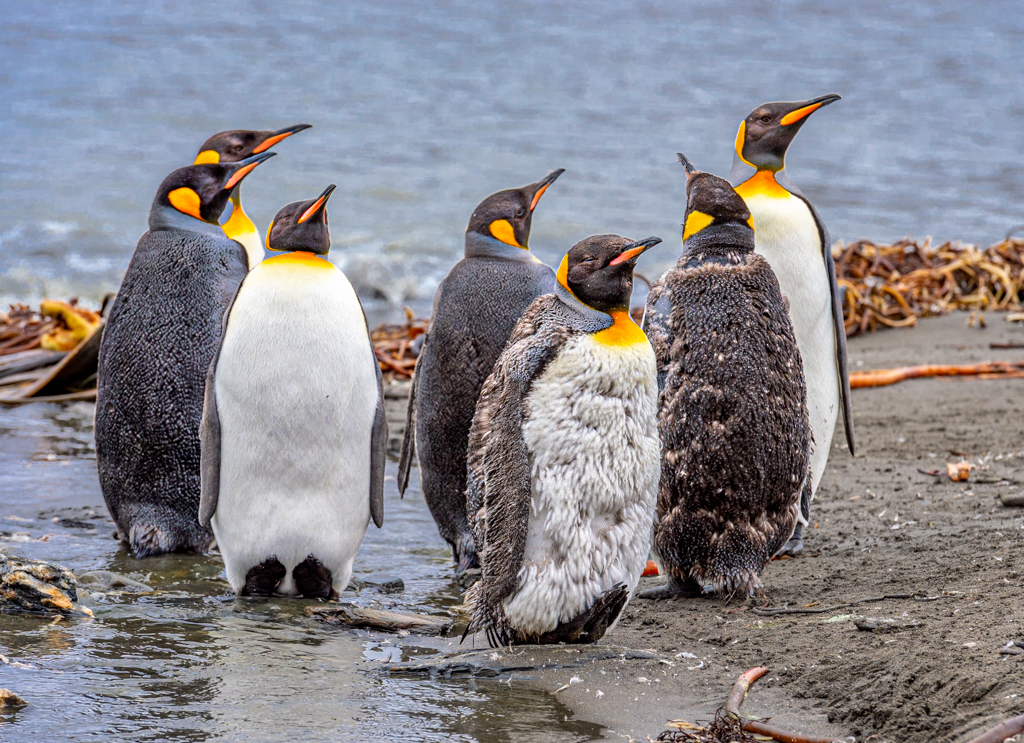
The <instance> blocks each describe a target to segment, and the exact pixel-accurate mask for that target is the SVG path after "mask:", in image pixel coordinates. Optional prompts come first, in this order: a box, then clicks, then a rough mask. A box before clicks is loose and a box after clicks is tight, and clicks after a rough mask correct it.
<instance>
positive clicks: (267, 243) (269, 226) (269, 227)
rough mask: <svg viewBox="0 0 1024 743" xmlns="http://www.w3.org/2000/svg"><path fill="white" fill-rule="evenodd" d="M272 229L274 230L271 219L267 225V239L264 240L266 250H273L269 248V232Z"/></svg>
mask: <svg viewBox="0 0 1024 743" xmlns="http://www.w3.org/2000/svg"><path fill="white" fill-rule="evenodd" d="M273 229H274V220H273V219H271V220H270V224H268V225H267V239H266V245H267V250H273V248H272V247H270V233H271V231H272V230H273Z"/></svg>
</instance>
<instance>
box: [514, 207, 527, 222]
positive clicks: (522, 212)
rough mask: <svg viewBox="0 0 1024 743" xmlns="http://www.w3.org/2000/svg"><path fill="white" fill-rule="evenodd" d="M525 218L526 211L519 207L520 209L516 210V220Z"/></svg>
mask: <svg viewBox="0 0 1024 743" xmlns="http://www.w3.org/2000/svg"><path fill="white" fill-rule="evenodd" d="M525 216H526V209H524V208H523V207H519V208H518V209H516V219H522V218H523V217H525Z"/></svg>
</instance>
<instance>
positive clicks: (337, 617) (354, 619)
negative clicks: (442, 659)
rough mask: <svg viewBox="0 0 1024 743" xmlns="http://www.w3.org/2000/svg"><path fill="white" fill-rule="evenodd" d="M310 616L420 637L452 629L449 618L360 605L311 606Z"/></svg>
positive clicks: (329, 621) (325, 620)
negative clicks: (382, 609)
mask: <svg viewBox="0 0 1024 743" xmlns="http://www.w3.org/2000/svg"><path fill="white" fill-rule="evenodd" d="M304 613H305V614H306V616H307V617H313V618H314V619H319V620H320V621H321V622H328V623H330V624H343V625H345V626H346V627H361V628H364V629H379V630H383V631H385V632H402V631H406V632H413V633H415V634H418V635H442V634H444V633H445V632H447V631H448V630H450V629H451V627H452V621H451V620H450V619H444V618H442V617H432V616H427V615H425V614H399V613H397V612H393V611H381V610H379V609H364V608H362V607H359V606H348V605H342V606H308V607H306V611H305V612H304Z"/></svg>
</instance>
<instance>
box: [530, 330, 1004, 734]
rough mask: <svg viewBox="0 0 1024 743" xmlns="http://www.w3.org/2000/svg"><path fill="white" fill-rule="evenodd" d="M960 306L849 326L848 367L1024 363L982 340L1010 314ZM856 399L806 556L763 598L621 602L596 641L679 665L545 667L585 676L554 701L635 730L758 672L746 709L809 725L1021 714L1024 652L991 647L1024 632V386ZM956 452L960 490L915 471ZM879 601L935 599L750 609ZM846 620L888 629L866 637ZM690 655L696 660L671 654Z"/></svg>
mask: <svg viewBox="0 0 1024 743" xmlns="http://www.w3.org/2000/svg"><path fill="white" fill-rule="evenodd" d="M967 318H968V315H967V314H966V313H955V314H953V315H950V316H948V317H944V318H937V319H930V320H923V321H921V323H920V325H919V327H917V328H914V329H910V330H901V329H894V330H887V331H884V332H880V333H874V334H870V335H866V336H861V337H858V338H854V339H852V340H851V341H850V360H851V370H867V369H879V368H890V367H895V366H903V365H911V364H924V363H944V364H954V363H957V364H961V363H975V362H979V361H987V360H999V359H1009V360H1021V359H1024V350H1018V349H1014V350H1008V349H990V348H989V343H1006V342H1021V343H1024V332H1022V330H1021V325H1020V324H1011V323H1008V322H1005V321H1004V319H1003V316H1002V315H999V314H993V313H989V314H988V315H987V316H986V320H987V322H988V327H987V328H986V329H979V328H973V327H968V326H967ZM853 404H854V420H855V424H856V431H857V446H858V453H857V457H856V458H851V457H850V456H849V453H848V452H847V450H846V448H845V442H844V441H843V435H842V431H841V430H839V431H837V432H836V436H835V439H834V443H833V453H832V456H831V458H830V460H829V466H828V469H827V471H826V474H825V477H824V479H823V481H822V484H821V487H820V489H819V491H818V497H817V500H816V502H815V506H814V509H813V514H812V524H811V526H812V528H810V529H809V530H808V531H805V544H806V547H805V552H804V554H805V556H803V557H800V558H797V559H791V560H780V561H775V562H773V563H772V564H771V566H770V567H769V568H768V570H767V571H766V572H765V574H764V575H763V580H764V584H765V589H764V594H763V596H760V597H757V598H754V599H751V600H748V601H740V600H733V601H732V602H731V603H729V604H728V606H726V605H725V604H724V602H723V601H722V600H720V599H699V600H677V601H658V602H651V601H640V600H634V601H632V602H631V603H630V604H629V606H628V607H627V608H626V611H625V613H624V616H623V618H622V620H621V622H620V623H619V625H618V626H617V627H616V628H615V630H614V631H613V633H612V634H611V635H610V636H609V637H608V638H607V639H606V640H605V642H608V643H614V644H615V645H619V646H625V647H630V648H647V649H651V650H654V651H657V652H658V653H660V654H662V655H664V656H667V657H668V659H670V662H671V663H673V664H674V665H668V664H667V663H662V662H658V661H654V662H649V661H648V662H645V661H635V660H634V661H625V662H609V661H604V662H601V663H598V664H595V665H593V666H590V667H585V668H582V669H576V670H573V671H571V672H570V671H565V672H561V673H553V674H552V678H551V679H550V681H549V683H548V686H550V687H551V689H552V690H554V689H556V688H558V686H560V685H561V684H564V683H568V682H569V680H570V678H571V677H572V676H573V675H575V676H577V677H578V678H580V679H582V680H581V681H580V682H579V683H574V684H572V685H571V686H569V688H567V689H564V690H563V691H561V692H559V693H558V697H559V699H561V701H562V702H563V703H565V704H566V705H568V706H569V707H570V708H571V709H572V710H573V711H574V712H575V713H576V714H577V715H578V716H579V717H580V718H582V719H586V720H591V721H594V722H600V723H603V724H605V725H607V726H608V727H609V728H611V729H614V730H616V731H617V732H618V733H619V734H621V735H626V736H632V737H634V738H638V739H644V738H645V737H646V736H648V735H651V736H652V737H653V736H656V735H657V733H658V732H660V730H662V729H663V725H664V723H665V721H666V720H668V719H669V718H670V717H685V718H686V719H688V720H690V721H691V722H692V721H694V719H695V718H697V719H704V720H708V719H710V718H711V717H712V715H713V713H714V710H715V709H716V708H717V707H718V706H719V705H721V704H723V703H724V701H725V698H726V696H727V695H728V692H729V690H730V688H731V686H732V684H733V683H734V681H735V680H736V677H737V676H738V675H739V674H740V673H742V672H743V671H745V670H747V669H748V668H750V667H752V666H757V665H764V666H767V667H768V669H769V672H768V673H767V674H766V675H765V676H764V678H762V679H761V680H760V681H758V682H756V683H755V684H754V686H753V687H752V691H751V694H750V696H749V697H748V701H747V703H746V705H745V706H744V710H745V711H748V712H750V713H751V714H755V715H763V716H767V715H773V716H774V721H775V722H776V723H777V724H778V725H779V726H781V727H789V728H791V729H797V730H799V731H801V732H805V733H817V734H826V735H827V734H831V735H844V736H845V735H855V736H856V737H857V739H858V740H869V741H873V742H874V741H892V742H893V743H926V742H928V743H939V742H942V741H966V740H969V739H970V738H971V737H973V735H976V734H978V733H980V732H981V731H983V730H985V729H987V728H988V727H991V726H993V725H995V724H996V723H998V722H1000V721H1002V720H1003V719H1005V718H1007V717H1011V716H1013V715H1017V714H1020V713H1021V712H1024V656H1021V655H1000V654H999V651H1000V649H1001V648H1002V647H1003V646H1004V645H1006V643H1007V641H1009V640H1012V639H1019V640H1024V591H1022V585H1024V509H1021V508H1017V509H1012V508H1006V507H1004V506H1002V505H1001V504H1000V502H999V496H1000V494H1003V493H1020V492H1021V491H1022V490H1024V379H1007V380H977V379H955V380H944V379H919V380H910V381H906V382H903V383H900V384H898V385H894V386H891V387H882V388H875V389H860V390H854V392H853ZM952 452H957V453H958V454H953V453H952ZM959 453H962V454H963V455H965V456H966V457H967V458H968V459H969V460H970V461H971V462H973V463H975V464H978V465H979V468H978V469H977V470H974V471H973V472H972V473H971V478H970V480H969V481H967V482H959V483H954V482H952V481H950V480H949V479H948V478H945V477H932V476H929V475H925V474H921V473H920V472H918V468H920V469H924V470H936V469H941V470H945V463H946V462H956V461H959V460H960V459H961V456H960V454H959ZM661 580H662V579H661V578H646V579H644V580H643V581H642V583H641V587H649V586H653V585H657V584H658V583H659V582H660V581H661ZM887 594H888V595H900V594H919V595H921V596H924V597H928V598H934V599H935V600H932V601H920V600H914V599H894V600H886V601H881V602H877V603H869V604H862V605H859V606H853V607H849V608H844V609H837V610H835V611H830V612H826V613H821V614H803V615H801V614H791V615H781V616H758V615H756V614H755V613H754V612H753V611H752V609H753V608H754V607H760V606H765V605H770V606H773V607H779V606H786V605H788V606H790V607H805V606H807V605H809V604H813V605H814V606H813V607H812V608H817V609H820V608H825V607H829V606H834V605H837V604H842V603H846V602H850V601H854V600H857V599H863V598H871V597H877V596H882V595H887ZM936 597H937V598H936ZM857 617H873V618H876V619H884V618H889V619H896V620H899V621H898V622H896V623H895V626H890V627H886V626H881V627H880V628H879V629H876V630H874V631H870V630H858V629H857V627H856V624H855V618H857ZM883 624H884V623H883ZM684 652H685V653H689V654H691V655H694V656H696V658H691V657H676V656H677V654H679V653H684ZM602 672H603V673H602ZM640 678H644V679H647V680H646V681H641V680H639V679H640ZM513 683H514V681H513ZM616 684H617V685H616ZM598 690H600V691H603V692H604V694H603V696H598V694H597V692H598Z"/></svg>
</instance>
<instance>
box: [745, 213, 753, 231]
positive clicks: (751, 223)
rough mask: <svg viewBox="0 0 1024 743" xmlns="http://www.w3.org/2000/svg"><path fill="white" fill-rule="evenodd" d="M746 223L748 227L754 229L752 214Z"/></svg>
mask: <svg viewBox="0 0 1024 743" xmlns="http://www.w3.org/2000/svg"><path fill="white" fill-rule="evenodd" d="M747 224H748V225H750V229H754V215H753V214H751V215H750V219H748V220H747Z"/></svg>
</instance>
